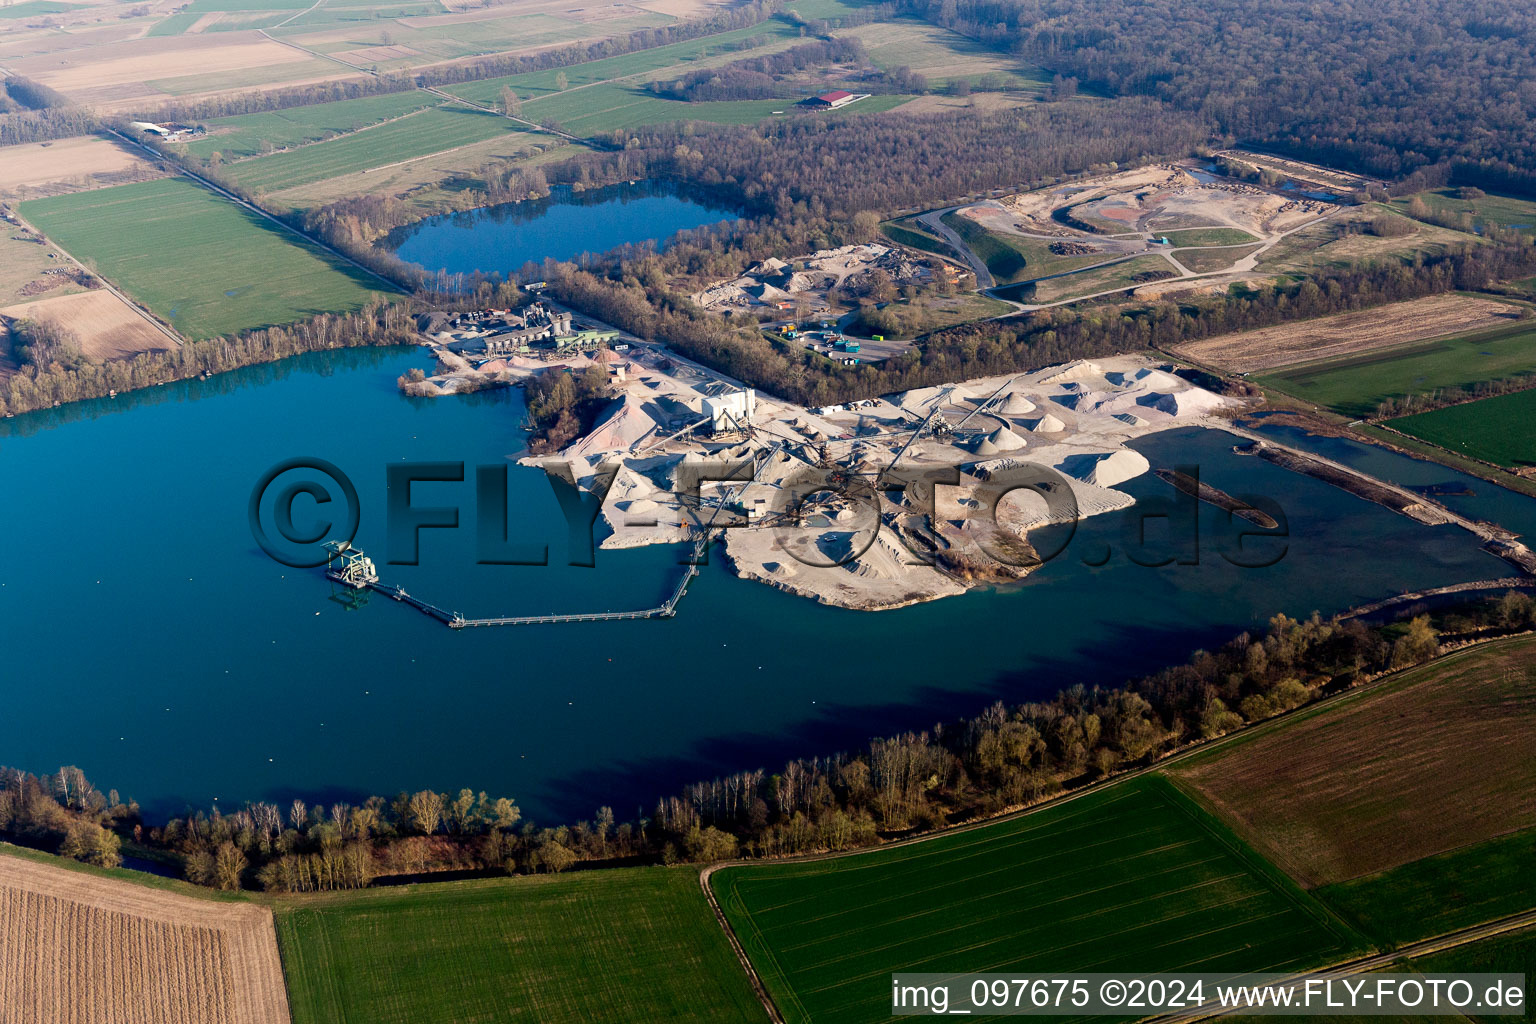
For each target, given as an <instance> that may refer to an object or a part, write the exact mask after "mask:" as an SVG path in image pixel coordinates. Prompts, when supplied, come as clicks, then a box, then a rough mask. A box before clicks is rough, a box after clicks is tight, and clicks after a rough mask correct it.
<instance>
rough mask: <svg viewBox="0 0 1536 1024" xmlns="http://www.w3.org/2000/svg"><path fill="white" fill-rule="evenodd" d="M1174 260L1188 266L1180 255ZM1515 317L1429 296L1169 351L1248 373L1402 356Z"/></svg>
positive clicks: (1480, 301)
mask: <svg viewBox="0 0 1536 1024" xmlns="http://www.w3.org/2000/svg"><path fill="white" fill-rule="evenodd" d="M1176 255H1177V256H1178V258H1179V260H1180V262H1183V263H1184V264H1185V266H1188V265H1189V264H1188V263H1187V262H1186V261H1185V260H1184V255H1183V254H1182V253H1179V254H1176ZM1520 315H1521V307H1519V306H1516V305H1513V304H1511V303H1507V302H1497V301H1494V300H1493V299H1486V298H1481V297H1474V296H1471V295H1459V294H1449V295H1428V296H1425V297H1424V298H1422V299H1410V300H1408V301H1407V302H1394V303H1390V304H1388V305H1385V306H1373V307H1371V308H1370V309H1362V310H1359V311H1358V312H1354V313H1338V314H1336V315H1333V316H1322V317H1317V318H1315V319H1312V320H1301V321H1298V322H1296V323H1289V324H1285V325H1283V326H1280V327H1261V328H1259V329H1258V330H1255V331H1243V332H1241V333H1239V334H1222V335H1218V336H1216V337H1214V338H1205V339H1202V340H1200V341H1191V342H1185V343H1183V344H1181V345H1177V346H1175V347H1174V352H1176V353H1177V354H1179V355H1181V356H1184V357H1185V358H1186V359H1193V360H1195V361H1196V362H1200V363H1204V364H1206V365H1208V366H1214V367H1216V368H1218V369H1222V370H1226V371H1228V372H1230V373H1250V372H1254V371H1259V370H1275V369H1279V368H1280V367H1284V366H1295V365H1298V364H1301V363H1319V362H1321V361H1323V360H1341V359H1344V357H1353V356H1358V355H1361V354H1364V353H1366V352H1373V351H1377V350H1382V349H1393V350H1402V351H1401V352H1399V354H1402V353H1403V352H1406V351H1407V349H1406V346H1408V345H1412V344H1415V343H1417V342H1422V341H1428V340H1430V339H1435V338H1446V337H1450V336H1453V335H1461V334H1468V333H1470V332H1483V331H1487V330H1490V329H1492V328H1496V327H1501V328H1506V329H1507V328H1508V327H1510V326H1511V325H1512V323H1513V322H1514V321H1516V320H1518V319H1519V318H1520ZM1414 351H1417V349H1414Z"/></svg>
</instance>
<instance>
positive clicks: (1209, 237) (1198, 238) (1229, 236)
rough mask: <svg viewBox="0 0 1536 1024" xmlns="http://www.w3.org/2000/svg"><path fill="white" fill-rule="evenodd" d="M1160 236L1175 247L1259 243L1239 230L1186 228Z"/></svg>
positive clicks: (1162, 233) (1160, 233) (1166, 232)
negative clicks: (1164, 237)
mask: <svg viewBox="0 0 1536 1024" xmlns="http://www.w3.org/2000/svg"><path fill="white" fill-rule="evenodd" d="M1157 234H1159V235H1160V236H1166V237H1167V239H1168V241H1170V242H1172V243H1173V244H1174V245H1243V244H1244V243H1246V242H1257V241H1258V239H1257V238H1254V237H1253V236H1252V235H1250V234H1249V233H1248V232H1246V231H1239V230H1238V229H1237V228H1185V229H1184V230H1182V231H1164V232H1158V233H1157Z"/></svg>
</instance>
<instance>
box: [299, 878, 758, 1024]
mask: <svg viewBox="0 0 1536 1024" xmlns="http://www.w3.org/2000/svg"><path fill="white" fill-rule="evenodd" d="M277 929H278V936H279V941H280V943H281V946H282V951H283V962H284V964H285V966H286V968H287V972H288V986H289V993H290V997H291V999H292V1003H293V1021H294V1024H334V1022H338V1021H366V1022H368V1024H471V1022H484V1024H489V1022H491V1021H495V1022H497V1024H516V1022H522V1021H527V1022H544V1021H580V1020H590V1021H599V1020H632V1021H676V1022H680V1024H687V1022H698V1024H729V1022H733V1021H735V1022H742V1024H758V1022H764V1021H766V1019H767V1015H766V1014H765V1013H764V1011H763V1008H762V1006H761V1005H760V1004H759V1003H758V1001H757V998H756V996H755V995H754V993H753V991H752V988H751V986H750V985H749V984H748V981H747V978H746V974H745V973H744V972H743V971H742V969H741V966H740V965H739V964H738V963H737V961H736V957H735V954H734V953H733V952H732V950H731V947H730V944H729V943H728V942H727V941H726V937H725V935H724V934H723V933H722V932H721V930H720V926H719V924H718V923H717V922H716V920H715V917H714V914H713V913H712V912H711V911H710V908H709V904H708V903H707V902H706V901H705V899H704V896H703V894H702V893H701V892H700V891H699V878H698V871H697V869H696V868H678V869H667V868H639V869H611V870H604V871H582V872H576V873H574V874H570V875H540V876H536V877H532V878H518V879H496V880H489V881H476V882H448V883H437V884H433V885H430V886H426V887H422V888H420V889H418V888H416V887H409V888H403V889H378V890H371V891H367V892H360V893H347V894H338V895H334V896H323V897H320V896H317V897H309V898H295V899H291V900H284V901H283V903H282V904H281V905H280V906H279V909H278V911H277Z"/></svg>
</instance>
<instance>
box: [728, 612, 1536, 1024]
mask: <svg viewBox="0 0 1536 1024" xmlns="http://www.w3.org/2000/svg"><path fill="white" fill-rule="evenodd" d="M1530 635H1531V634H1530V633H1529V632H1525V633H1517V634H1515V635H1513V636H1498V637H1489V638H1488V639H1485V640H1474V641H1472V642H1471V643H1468V644H1466V645H1465V646H1463V647H1458V648H1456V649H1455V650H1453V651H1448V652H1446V653H1444V654H1440V655H1437V656H1435V657H1433V658H1431V659H1429V660H1428V661H1423V662H1420V663H1419V664H1417V665H1409V666H1407V667H1405V668H1400V669H1394V670H1392V671H1390V672H1385V673H1383V674H1381V675H1379V676H1377V677H1376V678H1375V679H1372V680H1370V681H1368V682H1365V683H1362V684H1360V685H1359V686H1357V687H1352V688H1351V689H1348V690H1343V691H1341V692H1339V693H1335V694H1330V695H1328V696H1326V697H1322V698H1320V699H1318V700H1315V701H1311V702H1310V703H1307V704H1303V705H1301V706H1300V707H1296V708H1292V709H1291V710H1290V711H1286V712H1283V713H1281V714H1279V715H1276V716H1274V717H1273V718H1266V719H1264V720H1263V721H1262V722H1259V723H1256V724H1254V725H1251V726H1248V727H1246V728H1243V729H1239V730H1238V731H1237V732H1232V733H1227V734H1226V735H1224V736H1218V737H1217V738H1215V739H1213V740H1201V741H1199V742H1197V743H1195V744H1192V745H1190V746H1188V747H1185V748H1184V749H1182V750H1179V751H1177V752H1175V753H1171V754H1169V755H1168V756H1167V757H1164V758H1162V759H1161V760H1159V761H1156V762H1154V763H1152V764H1150V765H1144V766H1142V767H1140V768H1132V769H1129V770H1127V771H1124V772H1120V773H1118V774H1116V775H1113V776H1110V777H1108V778H1105V779H1101V780H1098V781H1095V782H1089V783H1087V784H1085V785H1083V786H1080V787H1079V788H1077V789H1074V790H1070V791H1068V792H1066V793H1061V794H1058V795H1056V796H1053V797H1049V798H1047V799H1045V800H1042V801H1040V802H1039V803H1036V804H1031V805H1030V806H1028V807H1023V808H1020V809H1018V810H1014V811H1005V812H1003V813H1002V814H998V815H995V816H993V817H990V818H986V819H983V820H981V821H970V822H963V823H961V824H958V825H953V826H951V827H949V828H944V829H937V830H935V831H933V832H925V833H923V834H922V835H918V836H910V837H908V838H905V839H897V840H894V841H892V842H889V843H885V844H882V845H880V846H870V847H862V848H860V849H856V850H836V851H832V852H827V853H810V854H796V855H792V856H788V857H764V858H761V859H759V860H754V861H745V860H733V861H721V862H716V863H714V864H708V865H705V866H704V867H702V868H701V869H700V871H699V887H700V888H701V889H703V890H704V898H705V899H707V900H708V901H709V905H710V909H711V910H713V911H714V912H715V920H716V921H718V922H719V923H720V926H721V928H723V929H724V930H725V935H726V939H727V940H728V941H729V942H730V944H731V948H732V949H734V950H735V951H736V955H737V959H738V960H739V961H740V962H741V963H742V966H743V967H744V968H745V969H746V971H747V976H748V979H749V980H750V981H751V983H752V987H753V989H754V990H755V991H757V992H758V994H759V998H761V999H762V1000H763V1008H764V1009H766V1010H767V1011H768V1016H769V1018H770V1019H771V1020H772V1021H773V1024H785V1020H784V1016H783V1014H782V1013H781V1012H780V1011H779V1008H778V1006H777V1005H776V1004H775V1003H774V1001H773V997H772V996H771V995H770V994H769V993H768V990H767V987H766V986H765V985H764V983H763V979H762V977H761V976H760V975H759V974H758V972H757V968H756V967H755V966H753V964H752V962H751V958H750V957H748V956H747V954H746V950H745V948H744V947H743V946H742V943H741V940H740V938H739V937H738V936H737V934H736V931H735V929H734V928H733V927H732V925H731V923H730V920H729V919H728V918H727V917H726V916H725V910H724V909H723V908H722V907H721V905H720V901H719V899H718V897H717V895H716V893H715V891H714V886H713V885H712V884H711V882H712V879H713V877H714V874H715V872H717V871H720V870H722V869H724V868H733V867H734V868H738V869H741V870H749V869H750V868H751V867H752V866H753V865H754V864H809V863H815V862H817V861H826V860H838V859H841V858H844V857H857V856H860V855H862V854H874V853H878V852H880V851H882V850H890V849H896V848H899V847H903V846H915V845H917V844H918V843H925V842H930V841H932V840H935V839H941V838H946V837H948V836H952V835H958V834H960V833H963V832H972V831H975V830H977V829H982V828H987V827H988V826H991V825H997V824H1001V823H1003V822H1007V821H1014V820H1016V819H1018V818H1023V817H1026V816H1028V815H1031V814H1036V813H1039V812H1042V811H1045V810H1046V809H1048V808H1055V807H1059V806H1061V805H1063V804H1067V803H1071V802H1072V801H1074V800H1079V799H1082V798H1083V797H1085V796H1088V795H1089V794H1095V793H1099V792H1102V791H1103V790H1105V789H1108V788H1111V787H1113V786H1116V785H1118V784H1120V783H1123V782H1128V781H1130V780H1132V779H1138V778H1141V777H1142V776H1145V775H1150V774H1154V773H1158V772H1161V771H1163V770H1164V769H1166V768H1167V767H1168V766H1169V765H1170V764H1175V763H1178V762H1180V761H1184V760H1188V759H1190V758H1193V757H1195V756H1197V755H1203V754H1207V753H1209V752H1210V751H1212V750H1215V749H1218V748H1221V747H1225V746H1228V745H1232V744H1235V743H1237V742H1239V741H1244V742H1246V741H1247V740H1248V739H1251V738H1252V737H1254V736H1256V735H1260V734H1261V733H1267V732H1271V731H1273V730H1275V729H1279V728H1283V727H1285V726H1286V725H1289V724H1290V723H1291V722H1293V721H1296V720H1298V719H1300V718H1303V717H1311V714H1314V713H1318V712H1322V711H1325V710H1331V709H1332V708H1333V707H1335V706H1336V705H1339V704H1343V703H1346V702H1348V701H1350V700H1353V699H1357V698H1359V697H1362V696H1364V695H1366V694H1368V693H1374V692H1375V691H1376V690H1378V689H1381V688H1382V687H1383V686H1385V685H1386V684H1387V683H1389V682H1393V681H1400V677H1401V676H1402V675H1403V674H1404V673H1408V672H1412V671H1413V670H1414V669H1417V668H1422V667H1424V666H1425V665H1434V664H1442V663H1444V662H1446V661H1449V660H1454V659H1457V658H1460V657H1462V656H1466V655H1468V654H1469V653H1470V652H1473V651H1481V650H1482V648H1484V647H1488V646H1490V645H1496V644H1501V643H1513V642H1517V641H1520V640H1525V639H1529V637H1530ZM1303 713H1306V714H1305V715H1304V714H1303ZM1276 870H1279V868H1276ZM1287 877H1289V876H1287ZM1325 909H1326V908H1325ZM1328 912H1329V913H1330V914H1331V913H1332V911H1328ZM1517 917H1518V918H1522V919H1528V920H1529V922H1530V923H1536V910H1532V911H1530V912H1528V913H1526V914H1522V915H1517ZM1505 920H1514V918H1509V919H1505ZM1495 923H1496V922H1495ZM1487 927H1490V925H1489V924H1484V925H1476V926H1474V927H1473V928H1471V929H1464V930H1465V931H1474V930H1478V929H1482V928H1487ZM1506 930H1508V929H1506ZM1442 938H1443V936H1442ZM1368 941H1369V940H1368ZM1432 941H1435V940H1432V939H1425V940H1421V942H1420V943H1419V944H1420V945H1422V944H1425V943H1429V942H1432ZM1373 948H1374V944H1373ZM1447 948H1449V947H1447ZM1431 952H1433V950H1431ZM1398 955H1400V954H1398V953H1392V954H1390V955H1388V957H1387V959H1386V960H1385V961H1384V962H1385V963H1391V962H1392V960H1394V959H1396V958H1397V956H1398ZM1367 959H1371V958H1367ZM1378 959H1379V957H1378ZM1357 962H1359V963H1363V962H1365V961H1346V962H1345V964H1349V963H1357ZM1340 966H1341V965H1339V964H1335V965H1332V966H1330V967H1326V968H1322V969H1321V971H1326V970H1337V969H1340ZM1360 969H1364V970H1368V969H1369V966H1367V967H1364V968H1360ZM1318 973H1320V972H1318ZM1188 1019H1189V1020H1198V1019H1201V1018H1199V1017H1191V1018H1188Z"/></svg>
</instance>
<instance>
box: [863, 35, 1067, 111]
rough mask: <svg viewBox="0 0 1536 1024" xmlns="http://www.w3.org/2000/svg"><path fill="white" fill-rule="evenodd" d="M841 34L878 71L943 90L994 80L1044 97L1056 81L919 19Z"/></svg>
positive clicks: (1016, 59)
mask: <svg viewBox="0 0 1536 1024" xmlns="http://www.w3.org/2000/svg"><path fill="white" fill-rule="evenodd" d="M837 34H838V35H840V36H857V37H858V39H859V40H860V41H861V42H862V43H863V44H864V46H865V48H866V50H867V51H868V53H869V59H870V60H871V61H872V62H874V64H875V65H876V66H877V67H879V68H882V69H883V70H886V71H890V70H892V69H895V68H899V67H906V68H910V69H911V70H912V71H914V72H916V73H917V74H920V75H922V76H924V77H925V78H927V79H928V81H929V83H930V84H936V85H944V84H948V83H949V82H952V81H955V80H957V79H962V78H963V79H965V80H966V81H968V82H970V83H971V84H972V85H975V84H976V83H977V82H978V81H979V80H980V79H981V78H983V77H985V76H988V75H992V76H997V77H998V79H999V80H1000V81H1001V82H1005V83H1006V85H1007V87H1008V88H1010V89H1017V90H1021V91H1024V92H1027V93H1039V92H1041V91H1042V90H1043V89H1044V87H1045V86H1046V85H1048V84H1049V83H1050V81H1051V75H1050V73H1049V72H1047V71H1045V70H1043V69H1041V68H1038V67H1035V66H1033V65H1029V64H1024V63H1022V62H1021V61H1020V60H1019V59H1018V58H1016V57H1013V56H1012V55H1010V54H1007V53H1003V52H1000V51H998V50H996V49H993V48H991V47H988V46H984V45H982V44H981V43H978V42H976V41H975V40H973V39H968V38H966V37H965V36H962V35H960V34H958V33H956V32H951V31H949V30H948V29H945V28H940V27H939V26H937V25H931V24H929V23H928V22H925V21H920V20H918V19H915V18H899V19H897V20H895V21H886V22H876V23H874V24H871V25H861V26H859V27H858V28H853V29H848V30H847V31H845V32H839V33H837Z"/></svg>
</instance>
